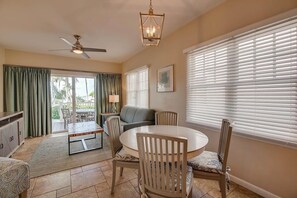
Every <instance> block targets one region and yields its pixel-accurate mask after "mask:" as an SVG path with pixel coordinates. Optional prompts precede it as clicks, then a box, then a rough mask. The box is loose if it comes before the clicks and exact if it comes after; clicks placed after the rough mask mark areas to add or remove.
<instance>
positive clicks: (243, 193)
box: [28, 160, 261, 198]
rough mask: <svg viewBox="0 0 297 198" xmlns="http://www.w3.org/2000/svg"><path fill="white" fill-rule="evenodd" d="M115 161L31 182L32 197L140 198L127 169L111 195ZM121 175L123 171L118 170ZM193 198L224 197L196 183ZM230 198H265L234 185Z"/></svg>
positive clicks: (202, 182) (204, 183) (210, 184)
mask: <svg viewBox="0 0 297 198" xmlns="http://www.w3.org/2000/svg"><path fill="white" fill-rule="evenodd" d="M111 165H112V162H111V160H107V161H102V162H99V163H95V164H91V165H87V166H82V167H78V168H74V169H71V170H66V171H62V172H58V173H54V174H50V175H46V176H42V177H37V178H33V179H31V187H30V189H29V193H28V195H29V196H28V197H29V198H30V197H38V198H56V197H63V198H72V197H73V198H76V197H86V198H93V197H94V198H107V197H116V198H118V197H123V198H126V197H127V198H134V197H135V198H136V197H140V196H139V194H138V192H139V191H138V187H137V171H136V170H133V169H124V174H123V176H122V177H120V176H119V174H117V179H116V188H115V194H114V195H111V194H110V187H111V176H112V169H111V167H112V166H111ZM117 172H118V173H119V169H118V170H117ZM193 197H197V198H198V197H203V198H212V197H220V191H219V186H218V184H217V182H215V181H211V180H203V179H194V188H193ZM228 197H230V198H235V197H236V198H237V197H261V196H259V195H257V194H255V193H253V192H251V191H248V190H246V189H244V188H243V187H241V186H238V185H236V184H232V185H231V188H230V190H229V192H228Z"/></svg>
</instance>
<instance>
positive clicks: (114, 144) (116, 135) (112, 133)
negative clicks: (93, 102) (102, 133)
mask: <svg viewBox="0 0 297 198" xmlns="http://www.w3.org/2000/svg"><path fill="white" fill-rule="evenodd" d="M106 123H107V128H108V132H109V141H110V147H111V153H112V157H115V155H116V153H117V152H118V151H119V150H120V149H121V148H122V147H123V145H122V143H121V142H120V135H121V125H120V117H119V116H111V117H109V118H107V120H106Z"/></svg>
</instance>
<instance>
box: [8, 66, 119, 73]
mask: <svg viewBox="0 0 297 198" xmlns="http://www.w3.org/2000/svg"><path fill="white" fill-rule="evenodd" d="M3 66H9V67H30V68H39V69H50V70H60V71H72V72H85V73H94V74H121V73H112V72H94V71H85V70H75V69H61V68H54V67H38V66H24V65H10V64H3ZM121 75H122V74H121Z"/></svg>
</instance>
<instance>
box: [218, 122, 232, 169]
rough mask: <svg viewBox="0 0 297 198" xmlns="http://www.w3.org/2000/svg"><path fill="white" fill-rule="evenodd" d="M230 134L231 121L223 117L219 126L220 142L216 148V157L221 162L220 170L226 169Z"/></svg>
mask: <svg viewBox="0 0 297 198" xmlns="http://www.w3.org/2000/svg"><path fill="white" fill-rule="evenodd" d="M231 135H232V127H231V123H230V122H229V120H227V119H223V121H222V126H221V134H220V142H219V148H218V157H219V160H220V161H221V163H222V164H223V167H222V171H223V172H225V171H226V169H227V159H228V154H229V146H230V140H231Z"/></svg>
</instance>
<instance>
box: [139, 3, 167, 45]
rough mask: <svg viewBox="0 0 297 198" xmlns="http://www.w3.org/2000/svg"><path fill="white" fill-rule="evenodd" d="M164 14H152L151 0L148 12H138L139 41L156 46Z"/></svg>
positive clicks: (159, 37) (161, 29)
mask: <svg viewBox="0 0 297 198" xmlns="http://www.w3.org/2000/svg"><path fill="white" fill-rule="evenodd" d="M164 19H165V14H154V11H153V6H152V0H150V8H149V11H148V14H144V13H141V12H140V28H141V41H142V44H143V45H144V46H158V45H159V43H160V40H161V36H162V31H163V24H164Z"/></svg>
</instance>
